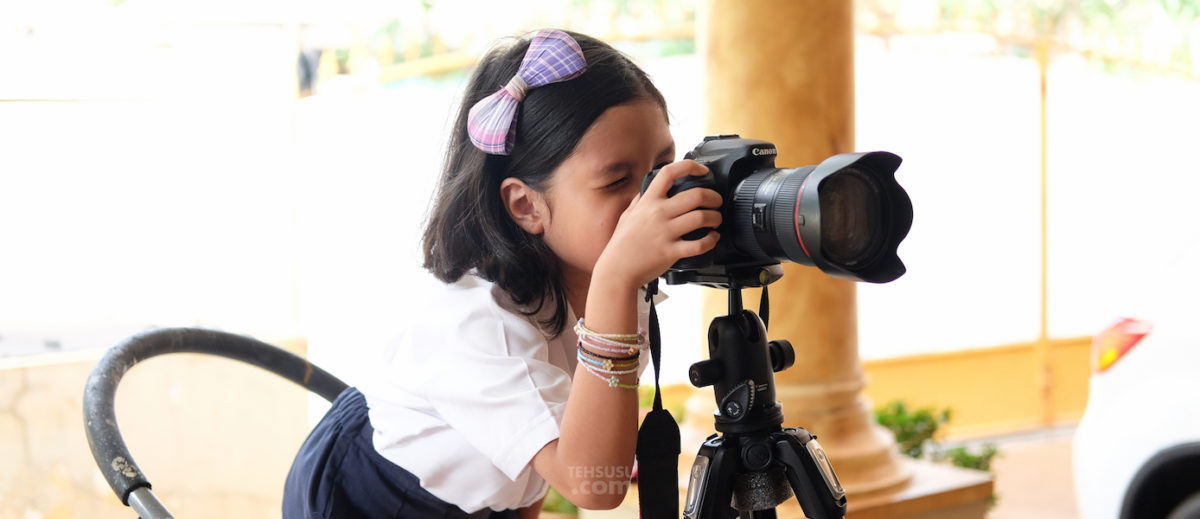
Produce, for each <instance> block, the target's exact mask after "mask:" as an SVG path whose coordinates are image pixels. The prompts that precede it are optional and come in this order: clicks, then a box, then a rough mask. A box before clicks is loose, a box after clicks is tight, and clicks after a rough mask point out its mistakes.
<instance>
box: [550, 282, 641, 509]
mask: <svg viewBox="0 0 1200 519" xmlns="http://www.w3.org/2000/svg"><path fill="white" fill-rule="evenodd" d="M597 274H601V273H600V272H597ZM638 294H639V292H638V287H637V286H636V285H633V284H631V283H622V282H620V281H615V280H614V281H611V282H610V281H607V280H605V279H604V278H600V277H598V278H596V279H594V280H593V283H592V287H591V290H590V291H589V293H588V302H587V316H586V317H585V319H584V324H585V326H587V327H588V329H590V330H592V331H595V332H598V333H621V334H625V333H633V332H636V331H637V328H638V320H637V297H638ZM617 379H618V384H620V385H622V386H633V385H636V384H637V373H636V372H635V373H628V374H624V375H617ZM637 407H638V398H637V390H636V389H631V388H629V387H620V386H617V387H613V386H612V385H610V383H609V382H607V381H606V380H602V379H601V378H600V377H597V376H596V374H594V373H592V372H590V371H588V369H587V368H586V367H585V363H584V362H583V361H580V363H579V365H578V366H577V367H576V368H575V376H574V382H573V384H572V389H571V397H570V398H569V399H568V400H567V408H566V411H565V414H564V417H563V423H562V431H561V435H560V437H559V445H558V452H559V460H560V463H561V467H562V468H563V469H565V470H566V471H567V474H566V476H567V477H568V478H569V479H571V480H572V481H573V482H574V485H573V487H575V488H571V489H569V491H570V492H571V493H580V492H582V493H587V494H597V493H600V491H602V492H603V493H604V494H606V495H607V496H608V497H610V498H611V499H610V500H607V501H611V502H606V504H610V505H613V506H615V505H616V504H618V503H619V502H620V500H621V498H622V497H623V496H624V493H625V490H627V488H628V483H629V478H630V475H631V473H632V467H633V459H634V451H635V449H636V446H637V412H638V409H637ZM584 487H586V488H584ZM568 497H571V496H568ZM575 497H579V496H575ZM592 497H593V498H594V497H596V496H595V495H592ZM601 501H606V500H603V499H602V500H601Z"/></svg>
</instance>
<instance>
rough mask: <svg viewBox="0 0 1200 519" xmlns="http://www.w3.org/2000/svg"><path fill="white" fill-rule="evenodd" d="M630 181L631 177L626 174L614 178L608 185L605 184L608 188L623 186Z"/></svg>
mask: <svg viewBox="0 0 1200 519" xmlns="http://www.w3.org/2000/svg"><path fill="white" fill-rule="evenodd" d="M628 181H629V177H628V176H624V177H621V178H618V179H616V180H614V181H613V182H612V183H610V184H608V185H607V186H604V187H606V188H616V187H621V186H622V185H624V184H625V183H626V182H628Z"/></svg>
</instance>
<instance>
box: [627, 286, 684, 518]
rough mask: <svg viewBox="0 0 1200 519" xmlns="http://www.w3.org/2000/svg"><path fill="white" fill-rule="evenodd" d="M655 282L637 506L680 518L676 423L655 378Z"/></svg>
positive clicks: (650, 290) (658, 347)
mask: <svg viewBox="0 0 1200 519" xmlns="http://www.w3.org/2000/svg"><path fill="white" fill-rule="evenodd" d="M657 294H658V280H657V279H656V280H654V281H651V282H650V284H648V285H646V301H649V302H650V360H651V362H652V363H653V364H654V407H653V408H652V409H651V410H650V413H649V414H647V415H646V418H644V419H643V420H642V427H641V428H640V429H638V439H637V463H638V507H639V509H640V516H641V517H642V518H646V519H659V518H662V519H666V518H671V519H678V517H679V424H678V423H676V422H675V417H673V416H671V412H670V411H667V410H666V409H664V408H663V405H662V389H661V388H660V387H659V384H658V376H659V373H660V372H661V368H662V360H661V358H662V355H661V354H662V338H661V336H660V335H659V330H658V311H657V310H656V309H655V308H654V296H655V295H657Z"/></svg>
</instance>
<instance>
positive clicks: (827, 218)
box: [817, 169, 881, 266]
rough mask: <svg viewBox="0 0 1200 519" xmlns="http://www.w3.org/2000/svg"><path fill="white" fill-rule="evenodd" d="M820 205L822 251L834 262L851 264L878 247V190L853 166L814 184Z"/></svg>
mask: <svg viewBox="0 0 1200 519" xmlns="http://www.w3.org/2000/svg"><path fill="white" fill-rule="evenodd" d="M817 193H818V200H819V202H820V203H819V205H820V206H821V252H823V253H824V254H825V257H826V258H829V259H830V260H831V261H833V262H835V263H839V264H841V265H846V266H854V265H856V264H858V263H861V262H862V261H863V260H864V259H865V258H868V257H870V256H872V255H873V253H874V250H873V249H875V248H878V244H879V240H878V238H877V237H878V235H879V231H880V230H881V229H880V218H879V207H880V203H879V191H878V189H877V188H876V186H875V185H874V184H873V183H872V182H871V180H870V178H868V177H867V176H866V175H863V174H862V173H861V172H859V171H858V170H856V169H845V170H842V171H839V172H837V173H835V174H833V175H831V176H829V177H828V178H826V179H825V180H824V181H822V182H821V185H820V186H818V188H817Z"/></svg>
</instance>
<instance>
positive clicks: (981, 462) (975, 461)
mask: <svg viewBox="0 0 1200 519" xmlns="http://www.w3.org/2000/svg"><path fill="white" fill-rule="evenodd" d="M999 453H1000V449H998V448H997V447H996V445H995V444H992V443H985V444H983V446H981V447H980V452H979V453H978V454H975V453H972V452H970V451H969V450H968V449H967V448H966V447H955V448H953V449H948V450H946V451H945V452H942V453H939V454H938V455H937V456H935V458H936V459H937V460H939V461H940V460H949V461H950V463H951V464H952V465H954V466H956V467H962V468H966V469H975V470H984V471H991V470H992V458H995V457H996V455H997V454H999Z"/></svg>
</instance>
